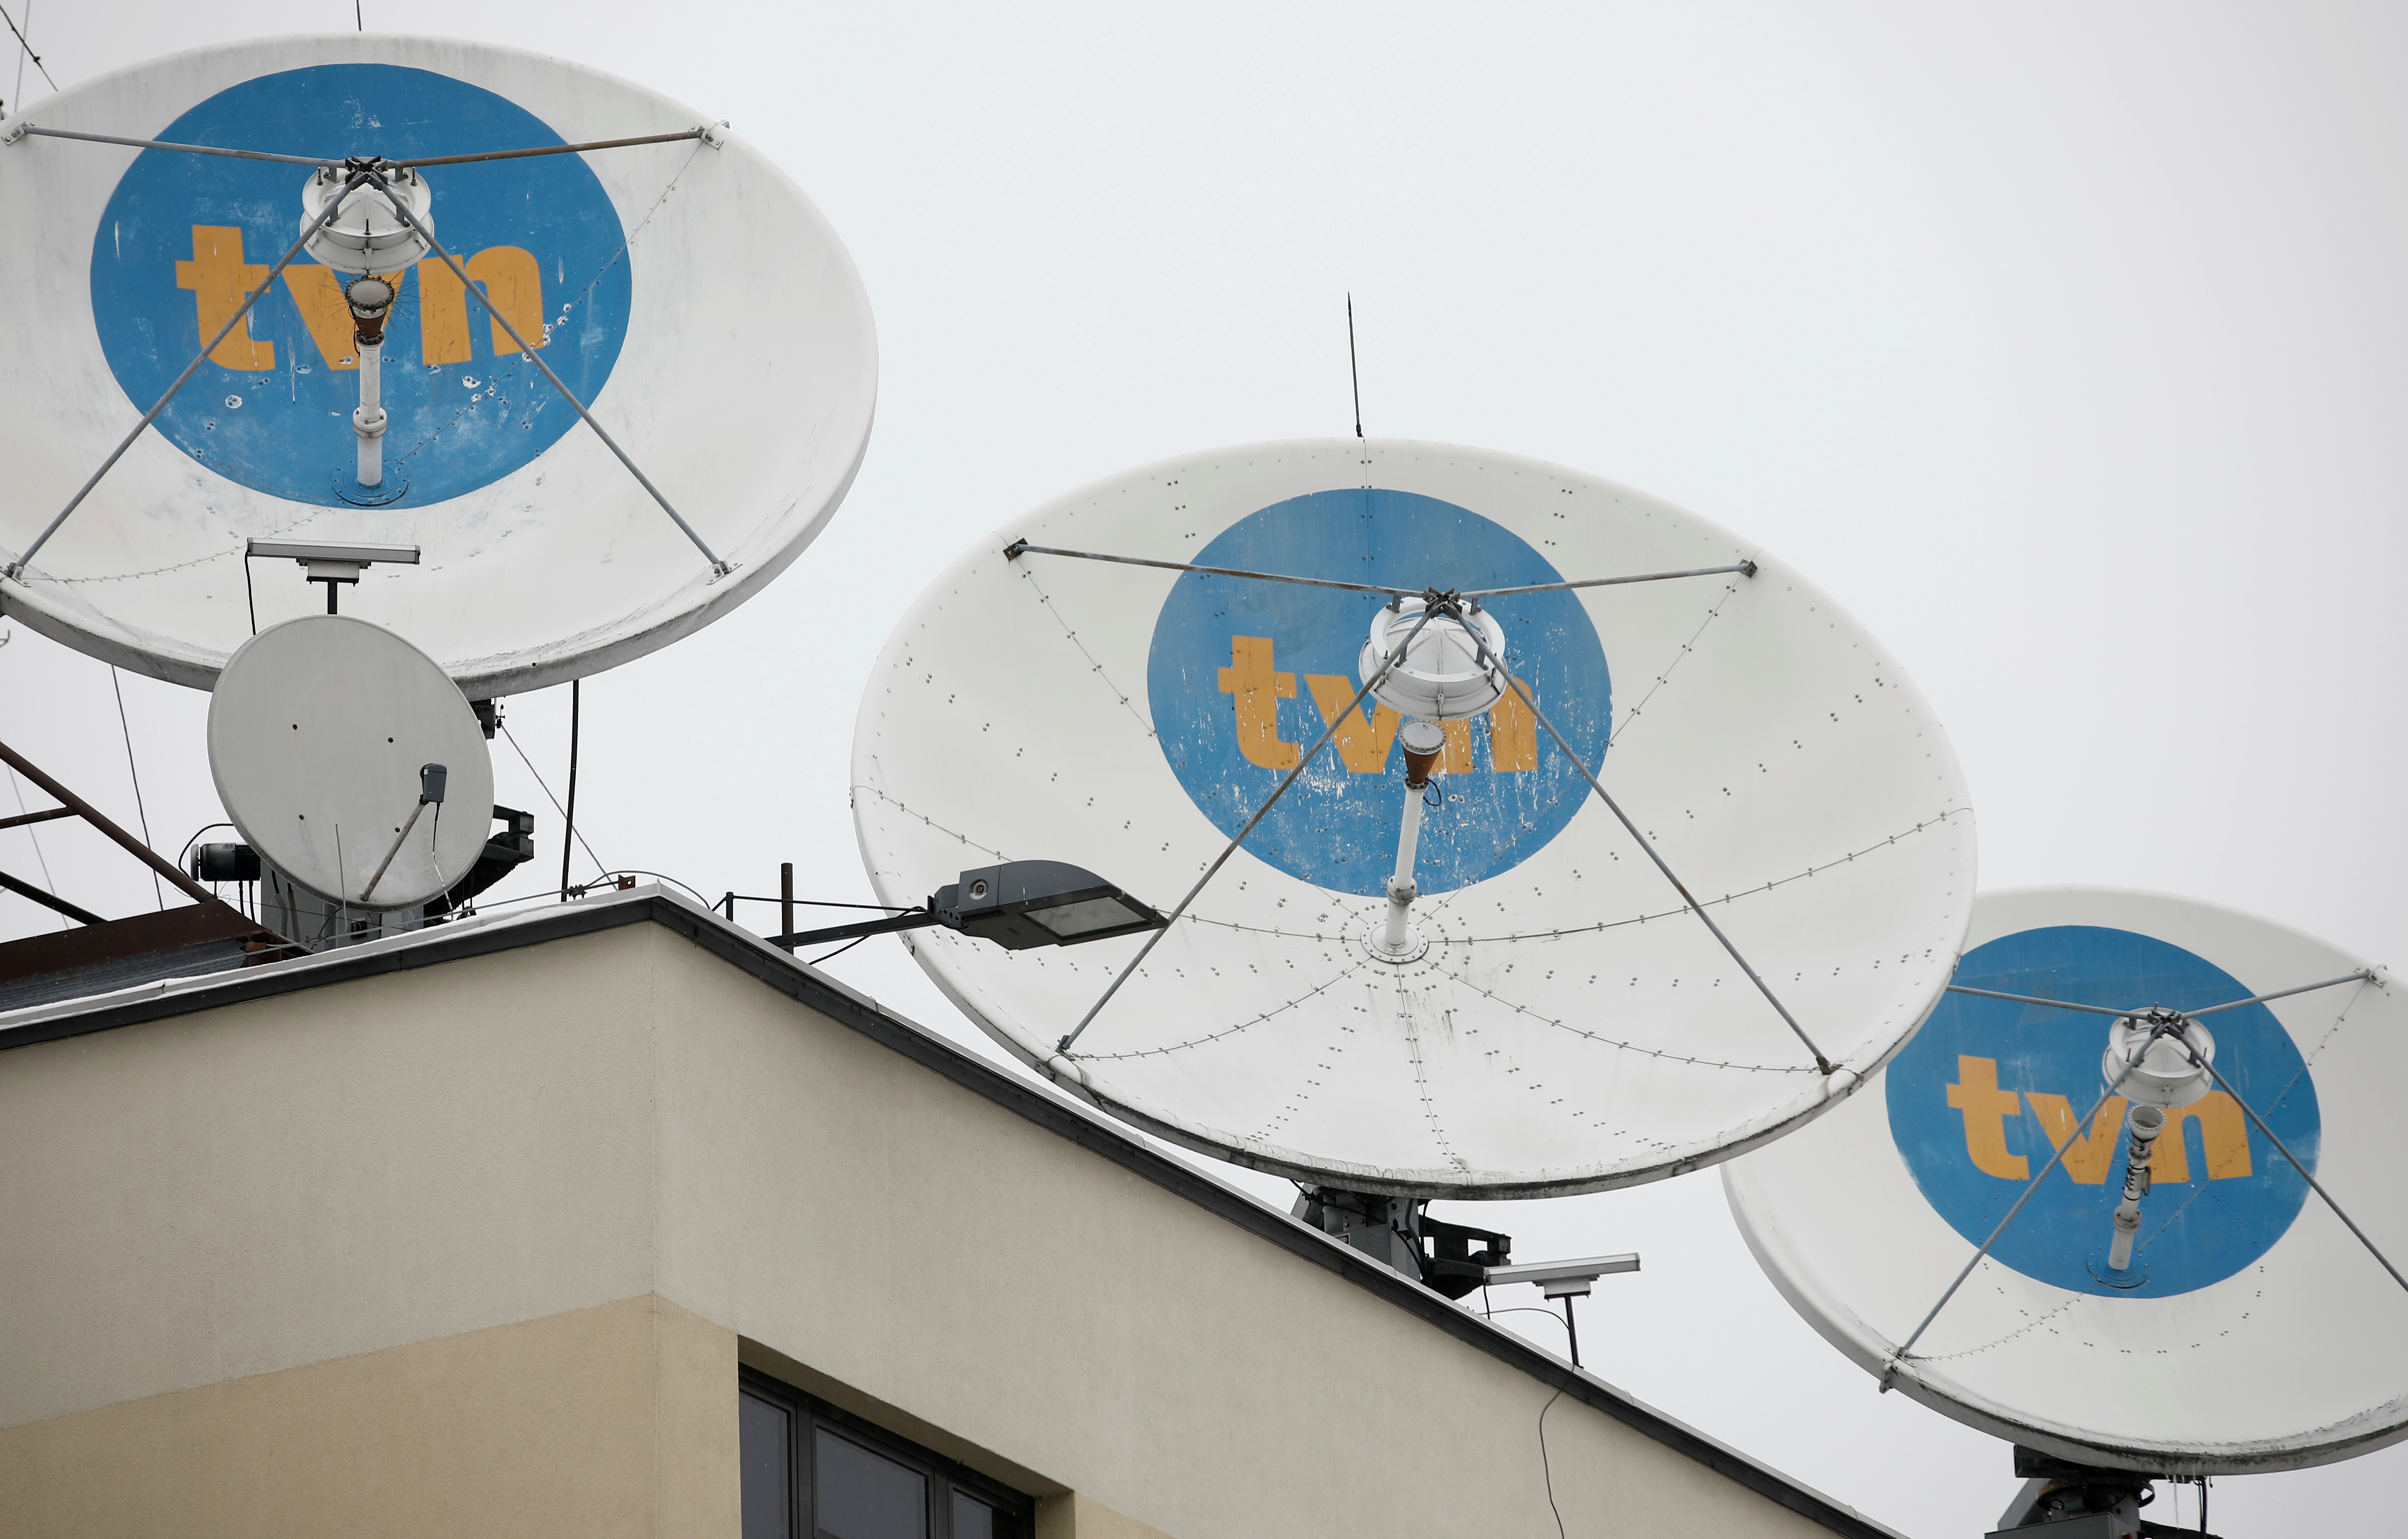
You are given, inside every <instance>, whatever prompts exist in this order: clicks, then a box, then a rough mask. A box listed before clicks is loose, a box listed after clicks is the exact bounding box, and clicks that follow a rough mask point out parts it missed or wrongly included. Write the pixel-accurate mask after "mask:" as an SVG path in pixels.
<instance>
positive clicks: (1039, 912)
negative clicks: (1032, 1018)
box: [769, 861, 1168, 951]
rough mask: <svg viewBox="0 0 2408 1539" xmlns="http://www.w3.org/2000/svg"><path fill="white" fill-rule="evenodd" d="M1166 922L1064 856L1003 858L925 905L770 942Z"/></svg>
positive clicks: (1067, 934) (1042, 936) (1073, 932)
mask: <svg viewBox="0 0 2408 1539" xmlns="http://www.w3.org/2000/svg"><path fill="white" fill-rule="evenodd" d="M1166 923H1168V920H1166V919H1163V917H1162V916H1161V915H1160V914H1157V913H1156V912H1154V909H1153V908H1151V907H1149V906H1148V905H1145V904H1143V903H1140V901H1139V900H1137V899H1136V898H1133V897H1131V896H1129V895H1128V894H1127V893H1126V892H1124V891H1121V890H1120V889H1119V888H1117V887H1114V886H1113V885H1112V884H1111V883H1110V882H1108V881H1106V880H1104V879H1103V878H1102V877H1101V876H1097V875H1096V874H1095V873H1094V872H1092V871H1089V870H1086V869H1084V868H1083V867H1081V866H1075V865H1068V864H1066V863H1065V862H1060V861H1006V862H1003V863H1002V864H1001V865H990V866H982V867H981V868H979V869H977V870H975V871H965V872H963V873H962V876H961V880H959V881H957V882H951V883H948V884H946V885H945V886H943V887H940V888H939V889H937V891H935V892H933V893H931V894H930V895H929V897H928V901H927V903H926V904H925V905H923V906H922V907H919V908H914V909H910V910H907V911H906V912H904V913H900V914H896V915H893V916H890V917H889V918H886V919H867V920H864V921H863V922H861V923H859V924H839V925H832V926H830V927H829V928H827V929H824V930H803V931H797V932H796V933H792V934H785V935H773V936H771V937H770V938H769V944H770V945H772V946H781V947H784V948H786V949H788V950H790V951H791V950H793V949H794V948H796V947H797V946H815V945H817V944H819V943H820V942H823V941H840V940H859V939H862V938H864V937H866V936H869V935H883V934H889V933H894V932H896V931H901V930H925V929H927V928H929V927H930V926H932V925H943V926H944V927H945V928H947V929H949V930H958V931H960V932H961V933H963V934H966V935H975V936H977V937H978V938H979V939H981V940H990V941H993V942H995V943H996V945H997V946H1000V947H1003V948H1006V949H1008V950H1012V951H1025V950H1028V949H1030V948H1033V947H1039V946H1081V945H1084V944H1085V943H1086V942H1088V941H1099V940H1110V939H1111V937H1113V936H1114V935H1130V934H1135V933H1138V932H1140V931H1143V930H1159V929H1161V928H1162V927H1163V925H1164V924H1166Z"/></svg>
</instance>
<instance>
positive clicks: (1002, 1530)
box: [736, 1368, 1033, 1539]
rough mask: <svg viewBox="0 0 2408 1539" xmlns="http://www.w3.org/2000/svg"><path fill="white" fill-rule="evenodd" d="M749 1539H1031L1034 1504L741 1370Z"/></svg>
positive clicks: (741, 1428)
mask: <svg viewBox="0 0 2408 1539" xmlns="http://www.w3.org/2000/svg"><path fill="white" fill-rule="evenodd" d="M736 1399H737V1421H738V1436H739V1438H740V1440H741V1448H742V1457H743V1461H744V1486H743V1490H744V1539H1027V1536H1028V1532H1029V1528H1030V1519H1031V1514H1032V1510H1033V1506H1032V1503H1030V1502H1029V1500H1028V1498H1026V1497H1025V1496H1023V1495H1021V1494H1020V1493H1019V1492H1017V1491H1014V1490H1011V1489H1006V1488H1005V1487H1002V1486H998V1485H996V1483H995V1482H994V1481H992V1480H989V1479H987V1478H986V1477H985V1476H984V1475H979V1474H978V1473H976V1472H975V1471H972V1470H968V1469H965V1468H963V1467H962V1466H961V1465H959V1464H956V1463H954V1462H953V1461H951V1460H949V1459H944V1458H941V1457H939V1456H938V1455H936V1454H933V1453H930V1452H929V1451H928V1450H927V1449H925V1448H923V1447H920V1446H916V1445H914V1444H910V1443H906V1442H904V1441H903V1440H902V1439H900V1438H898V1437H896V1436H894V1435H893V1434H891V1433H888V1432H882V1431H880V1430H879V1429H877V1428H875V1427H872V1426H870V1425H869V1424H868V1423H867V1422H866V1421H863V1420H861V1419H859V1418H856V1417H853V1416H848V1415H847V1414H845V1413H844V1412H842V1411H839V1410H838V1409H837V1408H836V1407H835V1406H833V1405H830V1404H827V1403H826V1402H824V1401H821V1400H815V1399H813V1398H812V1397H811V1396H810V1395H807V1394H804V1393H802V1392H801V1391H800V1390H797V1389H790V1388H788V1387H787V1386H785V1385H783V1384H780V1383H779V1382H777V1381H776V1380H775V1379H772V1378H768V1377H767V1376H765V1375H760V1374H755V1373H753V1371H752V1370H751V1369H749V1368H748V1369H744V1370H742V1371H741V1377H740V1379H739V1382H738V1386H737V1397H736Z"/></svg>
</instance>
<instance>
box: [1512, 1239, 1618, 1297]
mask: <svg viewBox="0 0 2408 1539" xmlns="http://www.w3.org/2000/svg"><path fill="white" fill-rule="evenodd" d="M1638 1270H1639V1256H1638V1253H1637V1252H1636V1251H1633V1252H1632V1253H1631V1254H1629V1255H1627V1256H1584V1257H1582V1258H1580V1259H1579V1260H1578V1261H1527V1262H1524V1263H1522V1264H1520V1265H1517V1266H1492V1267H1489V1268H1487V1269H1485V1272H1484V1280H1485V1281H1486V1282H1487V1283H1488V1284H1489V1286H1491V1287H1495V1286H1496V1285H1498V1284H1499V1283H1537V1284H1538V1285H1539V1288H1540V1290H1541V1292H1543V1293H1545V1294H1546V1295H1547V1297H1549V1298H1551V1299H1561V1298H1567V1297H1570V1298H1586V1297H1588V1289H1589V1284H1591V1283H1593V1282H1595V1281H1597V1280H1598V1278H1599V1277H1609V1276H1612V1275H1614V1274H1616V1273H1619V1272H1636V1271H1638Z"/></svg>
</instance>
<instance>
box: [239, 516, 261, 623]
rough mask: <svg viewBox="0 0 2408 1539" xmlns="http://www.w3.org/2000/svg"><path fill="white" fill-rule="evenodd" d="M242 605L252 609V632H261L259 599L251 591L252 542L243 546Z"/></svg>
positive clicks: (247, 542)
mask: <svg viewBox="0 0 2408 1539" xmlns="http://www.w3.org/2000/svg"><path fill="white" fill-rule="evenodd" d="M242 606H243V607H244V608H245V609H248V610H249V611H251V634H252V635H257V634H259V600H258V598H257V597H256V596H255V595H254V594H253V593H252V592H251V543H250V542H249V541H248V540H246V541H244V542H243V547H242Z"/></svg>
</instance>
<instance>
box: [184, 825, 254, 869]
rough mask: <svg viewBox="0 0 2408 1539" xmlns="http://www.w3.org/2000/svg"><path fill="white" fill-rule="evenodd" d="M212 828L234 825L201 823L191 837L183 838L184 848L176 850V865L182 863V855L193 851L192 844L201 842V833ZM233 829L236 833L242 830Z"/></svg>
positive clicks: (205, 832) (231, 826)
mask: <svg viewBox="0 0 2408 1539" xmlns="http://www.w3.org/2000/svg"><path fill="white" fill-rule="evenodd" d="M213 828H234V825H233V824H232V823H227V822H216V823H203V824H202V825H201V827H200V832H199V833H196V834H193V836H192V837H191V838H189V839H187V840H185V841H184V848H181V849H179V850H178V851H176V863H177V864H178V865H182V864H183V863H184V857H185V856H187V855H190V854H191V853H192V852H193V846H194V845H196V844H199V843H200V842H201V834H207V833H208V831H209V830H211V829H213ZM234 831H235V832H236V834H240V833H241V832H242V830H240V829H238V828H235V829H234Z"/></svg>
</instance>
